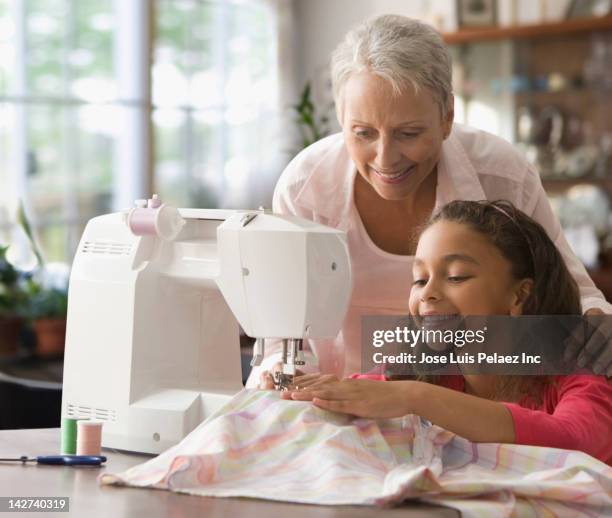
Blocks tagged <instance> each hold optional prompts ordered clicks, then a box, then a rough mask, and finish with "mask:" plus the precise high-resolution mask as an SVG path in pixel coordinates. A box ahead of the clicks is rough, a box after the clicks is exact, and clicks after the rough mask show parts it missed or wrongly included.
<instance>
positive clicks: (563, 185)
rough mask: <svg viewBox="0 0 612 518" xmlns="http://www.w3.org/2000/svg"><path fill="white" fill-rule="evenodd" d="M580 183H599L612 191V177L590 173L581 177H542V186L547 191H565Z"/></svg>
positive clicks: (598, 184)
mask: <svg viewBox="0 0 612 518" xmlns="http://www.w3.org/2000/svg"><path fill="white" fill-rule="evenodd" d="M578 184H590V185H597V186H598V187H601V188H602V189H604V190H606V191H607V192H608V193H612V178H597V177H593V176H590V175H586V176H582V177H579V178H563V177H561V178H559V177H558V178H555V177H544V178H542V186H543V187H544V190H545V191H547V192H555V193H558V192H563V191H566V190H567V189H569V188H570V187H573V186H574V185H578Z"/></svg>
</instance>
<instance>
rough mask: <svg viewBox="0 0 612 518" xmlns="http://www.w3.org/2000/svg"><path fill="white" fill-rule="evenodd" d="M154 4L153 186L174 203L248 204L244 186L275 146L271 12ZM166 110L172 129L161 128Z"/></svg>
mask: <svg viewBox="0 0 612 518" xmlns="http://www.w3.org/2000/svg"><path fill="white" fill-rule="evenodd" d="M156 6H157V15H158V18H157V27H158V30H157V34H158V37H157V40H156V42H155V54H154V55H155V65H154V70H153V78H152V80H153V104H154V106H155V107H157V108H158V109H156V110H155V115H154V120H155V126H154V131H155V135H156V136H155V142H156V145H157V148H158V149H157V150H156V164H155V181H156V186H157V187H158V190H159V191H160V193H161V194H162V196H163V197H164V198H165V199H173V200H174V202H175V203H178V204H179V205H182V206H196V207H216V206H222V207H229V206H232V207H248V206H253V205H256V203H255V202H254V201H252V200H253V199H254V198H256V197H257V196H255V197H254V196H253V194H254V191H253V190H252V189H251V188H250V185H253V184H256V182H255V181H254V178H255V177H256V176H257V175H258V174H260V172H261V170H262V169H263V168H265V167H267V166H268V165H269V164H270V163H271V162H272V161H273V160H272V159H271V157H272V156H273V155H274V156H278V153H279V152H282V150H278V149H276V148H275V147H274V142H275V140H277V139H278V138H277V137H278V135H277V134H276V131H277V129H276V128H277V118H276V116H277V111H278V105H277V101H278V95H277V93H278V87H277V83H278V78H277V73H276V67H277V63H276V32H275V31H276V29H275V27H276V26H275V23H274V19H273V16H272V12H271V10H270V9H269V8H268V6H267V5H266V3H265V2H261V1H252V2H248V3H244V2H243V3H240V4H238V3H235V2H229V1H221V0H220V1H218V2H187V1H186V2H175V1H169V0H158V2H157V4H156ZM171 106H174V107H176V108H179V107H180V108H181V109H182V113H183V115H182V116H181V117H180V123H177V126H176V127H175V128H173V129H170V128H165V127H163V125H164V123H163V121H164V120H165V119H167V123H168V124H171V119H172V116H170V115H169V114H170V113H171V112H172V110H162V108H165V107H171ZM174 113H175V119H176V120H178V118H179V117H178V115H176V114H178V110H175V111H174ZM170 148H171V150H170ZM170 156H171V159H170V158H169V157H170ZM265 183H266V182H264V184H265ZM259 199H260V197H259Z"/></svg>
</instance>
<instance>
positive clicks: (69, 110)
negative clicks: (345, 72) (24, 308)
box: [0, 0, 282, 261]
mask: <svg viewBox="0 0 612 518" xmlns="http://www.w3.org/2000/svg"><path fill="white" fill-rule="evenodd" d="M276 27H277V24H276V22H275V11H274V8H273V3H272V2H270V0H242V1H239V0H128V1H126V0H79V1H75V0H0V244H4V243H7V242H8V243H10V242H13V244H15V243H16V242H17V241H19V232H18V231H16V230H15V226H14V223H13V222H14V213H15V209H16V205H17V202H18V200H19V199H21V200H23V202H24V204H25V206H26V209H27V212H28V214H29V215H30V218H31V219H32V222H33V224H34V226H35V228H36V230H37V234H38V236H39V239H40V241H41V244H42V247H43V250H44V251H45V252H46V255H47V259H48V260H52V261H70V260H71V259H72V256H73V254H74V250H75V249H76V245H77V244H78V239H79V237H80V235H81V233H82V230H83V228H84V225H85V223H86V222H87V221H88V220H89V219H90V218H92V217H94V216H95V215H98V214H102V213H105V212H110V211H112V210H118V209H121V208H125V207H128V206H130V205H131V203H132V201H133V199H135V198H138V197H143V196H145V195H148V194H150V193H151V191H152V190H153V189H155V191H156V192H158V193H159V194H160V195H161V196H162V198H165V199H166V200H167V201H169V202H171V203H173V204H176V205H179V206H193V207H230V206H232V207H237V208H238V207H251V206H254V205H256V204H259V203H261V202H262V201H263V200H265V199H266V198H268V197H269V194H270V193H269V192H265V193H262V192H258V191H257V189H256V187H257V186H265V188H269V186H270V185H272V184H273V180H274V178H276V177H277V176H278V173H279V163H280V162H279V150H278V148H277V147H276V146H274V145H273V142H274V141H275V139H276V138H277V137H278V125H277V120H278V117H277V112H278V106H279V103H278V73H277V34H276V30H277V29H276ZM281 162H282V161H281ZM262 179H263V180H266V179H269V181H262ZM19 250H22V251H23V253H22V257H21V260H22V261H27V255H28V254H27V247H26V246H23V247H21V249H20V248H19V247H14V250H12V252H13V255H15V254H16V253H17V252H18V251H19Z"/></svg>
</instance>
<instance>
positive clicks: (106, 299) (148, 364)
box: [62, 197, 351, 453]
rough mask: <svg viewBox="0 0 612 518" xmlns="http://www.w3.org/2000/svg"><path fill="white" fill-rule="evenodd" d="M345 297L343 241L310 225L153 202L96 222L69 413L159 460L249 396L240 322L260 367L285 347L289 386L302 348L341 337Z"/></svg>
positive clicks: (66, 388)
mask: <svg viewBox="0 0 612 518" xmlns="http://www.w3.org/2000/svg"><path fill="white" fill-rule="evenodd" d="M350 289H351V272H350V262H349V257H348V249H347V245H346V240H345V235H344V233H342V232H340V231H338V230H335V229H332V228H328V227H325V226H322V225H319V224H315V223H313V222H311V221H306V220H303V219H300V218H296V217H288V216H279V215H273V214H269V213H265V212H264V211H250V212H236V211H222V210H200V209H180V210H177V209H174V208H172V207H169V206H167V205H161V206H160V203H159V200H157V199H156V197H154V198H152V199H151V200H149V201H148V204H147V201H146V200H141V201H140V202H139V203H138V206H137V208H135V209H132V210H131V211H129V212H127V211H126V212H124V213H114V214H109V215H105V216H100V217H97V218H94V219H92V220H91V221H90V222H89V223H88V225H87V227H86V229H85V231H84V233H83V237H82V239H81V242H80V244H79V248H78V250H77V253H76V256H75V259H74V263H73V267H72V273H71V278H70V290H69V299H68V300H69V303H68V324H67V335H66V352H65V363H64V383H63V400H62V415H63V416H65V417H83V418H91V419H96V420H102V421H104V428H103V436H102V445H103V446H106V447H112V448H119V449H125V450H131V451H140V452H149V453H159V452H161V451H163V450H165V449H167V448H168V447H170V446H172V445H174V444H176V443H177V442H179V441H180V440H181V439H183V437H185V435H187V434H188V433H189V432H190V431H191V430H193V429H194V428H195V427H196V426H197V425H198V424H199V423H201V422H202V421H203V420H204V419H205V418H207V417H208V416H210V415H211V413H213V412H214V411H216V410H217V409H218V408H220V407H221V406H222V405H223V404H225V403H226V402H227V401H228V400H229V399H230V398H231V396H233V395H234V394H235V393H236V392H237V391H239V390H241V389H242V375H241V360H240V348H239V336H238V335H239V328H238V322H240V325H241V326H242V328H243V329H244V331H245V332H246V334H247V335H249V336H252V337H256V338H257V342H256V347H255V355H254V363H255V364H257V363H258V361H260V359H261V356H262V355H263V344H264V342H263V340H264V339H268V338H280V339H283V344H284V347H285V349H284V355H283V361H284V366H283V372H282V374H281V375H280V376H279V377H278V378H277V383H278V384H279V385H283V384H285V383H287V382H289V381H290V380H291V376H292V374H293V373H295V368H296V365H300V363H301V362H302V361H303V357H302V352H301V343H302V339H303V338H307V337H310V338H323V337H333V336H335V335H336V334H337V332H338V330H339V329H340V326H341V324H342V320H343V318H344V314H345V312H346V308H347V305H348V300H349V295H350ZM236 320H237V321H238V322H237V321H236Z"/></svg>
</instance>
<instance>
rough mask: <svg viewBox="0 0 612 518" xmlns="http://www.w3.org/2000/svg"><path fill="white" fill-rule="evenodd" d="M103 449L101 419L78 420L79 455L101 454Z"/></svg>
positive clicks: (77, 452)
mask: <svg viewBox="0 0 612 518" xmlns="http://www.w3.org/2000/svg"><path fill="white" fill-rule="evenodd" d="M101 450H102V423H101V422H100V421H78V423H77V443H76V454H77V455H100V451H101Z"/></svg>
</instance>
